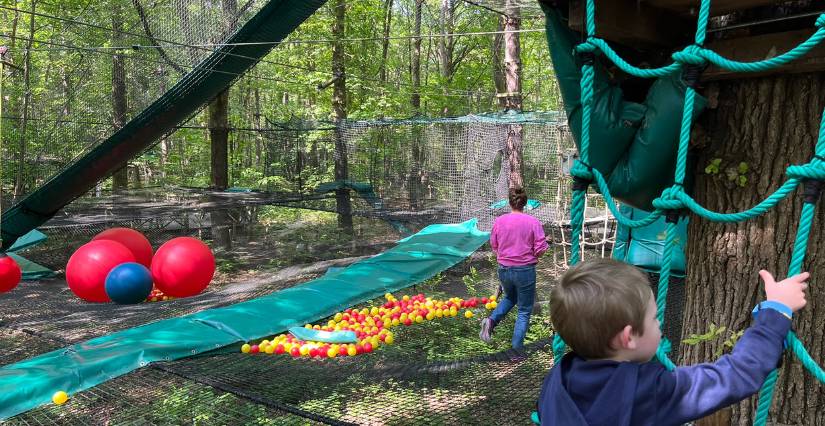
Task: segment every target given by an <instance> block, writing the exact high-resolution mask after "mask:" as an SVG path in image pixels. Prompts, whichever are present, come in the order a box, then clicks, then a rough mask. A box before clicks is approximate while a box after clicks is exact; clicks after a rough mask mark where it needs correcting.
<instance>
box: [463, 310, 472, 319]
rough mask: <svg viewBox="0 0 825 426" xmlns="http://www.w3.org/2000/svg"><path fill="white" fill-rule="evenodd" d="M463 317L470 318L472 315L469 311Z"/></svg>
mask: <svg viewBox="0 0 825 426" xmlns="http://www.w3.org/2000/svg"><path fill="white" fill-rule="evenodd" d="M464 316H465V317H467V318H472V317H473V313H472V312H471V311H466V312H464Z"/></svg>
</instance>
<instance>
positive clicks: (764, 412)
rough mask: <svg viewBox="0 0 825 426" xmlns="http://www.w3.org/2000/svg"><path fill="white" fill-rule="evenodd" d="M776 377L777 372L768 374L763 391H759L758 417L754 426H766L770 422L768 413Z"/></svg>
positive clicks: (755, 418)
mask: <svg viewBox="0 0 825 426" xmlns="http://www.w3.org/2000/svg"><path fill="white" fill-rule="evenodd" d="M776 375H777V370H773V371H771V374H768V378H767V379H765V383H763V384H762V390H760V391H759V405H758V406H757V407H756V417H754V419H753V424H754V426H764V425H765V422H766V421H767V420H768V411H770V409H771V400H772V399H773V387H774V385H775V384H776Z"/></svg>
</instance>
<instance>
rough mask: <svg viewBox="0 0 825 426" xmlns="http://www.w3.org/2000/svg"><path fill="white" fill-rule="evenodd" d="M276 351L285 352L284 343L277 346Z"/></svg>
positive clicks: (277, 352) (278, 352)
mask: <svg viewBox="0 0 825 426" xmlns="http://www.w3.org/2000/svg"><path fill="white" fill-rule="evenodd" d="M275 353H276V354H278V355H280V354H282V353H284V345H278V346H275Z"/></svg>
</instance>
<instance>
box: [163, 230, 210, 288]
mask: <svg viewBox="0 0 825 426" xmlns="http://www.w3.org/2000/svg"><path fill="white" fill-rule="evenodd" d="M214 275H215V256H214V255H213V254H212V250H210V249H209V246H207V245H206V244H204V243H203V241H200V240H196V239H194V238H190V237H179V238H175V239H172V240H169V241H167V242H166V243H165V244H164V245H162V246H160V248H159V249H158V251H157V253H155V258H154V259H153V260H152V278H153V279H154V280H155V285H156V286H157V288H159V289H160V291H162V292H163V294H164V295H165V296H172V297H189V296H194V295H196V294H198V293H200V292H202V291H203V290H204V289H205V288H206V287H207V286H208V285H209V282H210V281H212V276H214Z"/></svg>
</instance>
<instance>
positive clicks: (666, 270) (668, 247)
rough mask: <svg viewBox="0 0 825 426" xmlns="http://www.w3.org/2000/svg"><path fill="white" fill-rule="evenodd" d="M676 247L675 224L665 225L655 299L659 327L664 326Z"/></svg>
mask: <svg viewBox="0 0 825 426" xmlns="http://www.w3.org/2000/svg"><path fill="white" fill-rule="evenodd" d="M675 245H676V224H675V223H668V224H667V236H666V237H665V251H664V252H663V253H662V267H661V268H660V269H659V292H658V293H659V294H658V296H657V297H656V307H657V308H658V309H657V310H656V318H658V319H659V327H660V328H661V327H662V326H664V324H665V305H666V303H665V302H666V299H667V290H668V287H669V285H668V283H669V281H670V264H671V262H672V260H673V246H675Z"/></svg>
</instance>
